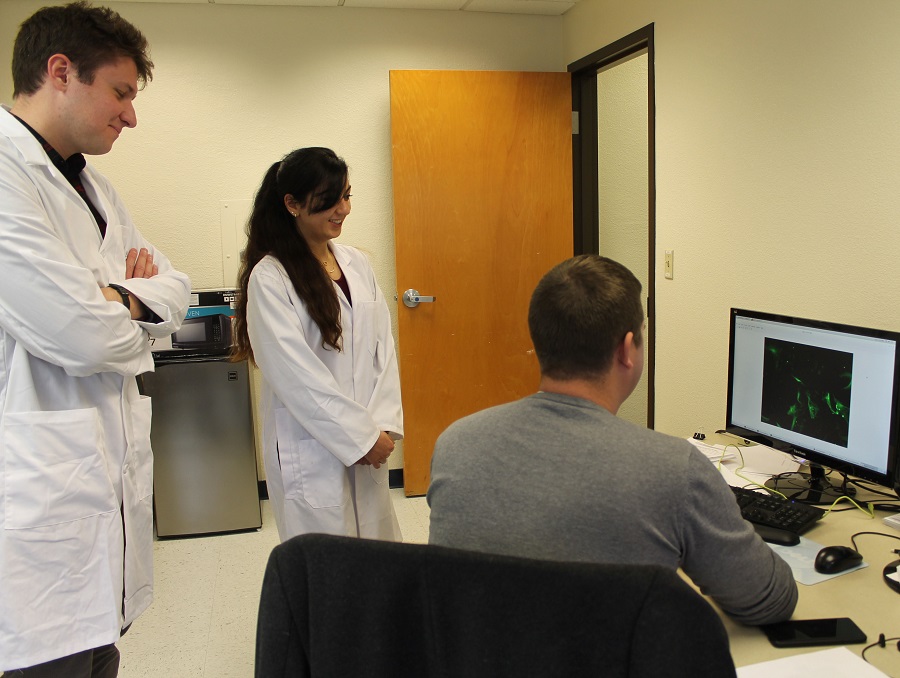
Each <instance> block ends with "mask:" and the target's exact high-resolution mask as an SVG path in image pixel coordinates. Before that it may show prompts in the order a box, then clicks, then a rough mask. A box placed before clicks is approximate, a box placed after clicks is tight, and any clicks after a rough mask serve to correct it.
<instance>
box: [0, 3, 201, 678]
mask: <svg viewBox="0 0 900 678" xmlns="http://www.w3.org/2000/svg"><path fill="white" fill-rule="evenodd" d="M152 67H153V64H152V62H151V61H150V60H149V58H148V55H147V41H146V39H145V38H144V36H143V35H142V34H141V33H140V32H139V31H138V30H137V29H136V28H135V27H134V26H132V25H131V24H130V23H128V22H127V21H125V20H124V19H122V18H121V17H120V16H119V15H118V14H116V13H114V12H111V11H110V10H107V9H104V8H94V7H90V6H88V5H86V4H85V3H74V4H72V5H68V6H65V7H50V8H44V9H42V10H40V11H39V12H37V13H36V14H35V15H33V16H32V17H31V18H29V19H28V20H26V21H25V22H24V23H23V24H22V26H21V28H20V31H19V34H18V36H17V38H16V42H15V45H14V49H13V84H14V95H13V106H12V108H7V107H5V106H4V107H3V109H2V110H0V582H2V583H0V670H3V671H6V673H5V674H4V676H5V678H6V677H9V676H66V677H67V678H80V677H82V676H115V675H116V674H117V673H118V664H119V655H118V650H116V648H115V642H116V640H117V639H118V638H119V636H120V633H121V630H122V629H123V628H126V627H127V626H128V625H129V624H130V623H131V622H132V621H133V620H134V619H135V618H136V617H137V616H138V615H139V614H140V613H141V612H142V611H143V610H145V609H146V608H147V606H148V605H149V604H150V602H151V600H152V530H153V526H152V463H153V458H152V453H151V451H150V402H149V399H148V398H144V397H142V396H140V395H139V393H138V389H137V385H136V382H135V377H136V375H139V374H141V373H143V372H147V371H150V370H152V369H153V361H152V356H151V353H150V348H149V342H148V336H149V337H161V336H166V335H168V334H171V333H172V332H173V331H175V330H177V329H178V327H179V326H180V325H181V321H182V320H183V318H184V316H185V313H186V311H187V306H188V299H189V294H190V281H189V280H188V278H187V276H185V275H184V274H182V273H179V272H177V271H175V270H173V269H172V266H171V265H170V264H169V261H168V260H167V259H166V258H165V256H163V255H162V253H160V252H159V251H158V250H156V249H155V248H154V247H153V246H152V245H151V244H150V243H149V242H147V241H146V240H145V239H144V238H143V237H142V236H141V234H140V233H139V232H138V230H137V228H136V227H135V225H134V223H133V222H132V220H131V217H130V216H129V214H128V211H127V210H126V209H125V206H124V205H123V204H122V201H121V199H120V198H119V196H118V194H117V193H116V191H115V190H114V189H113V188H112V186H111V185H110V183H109V182H108V181H107V180H106V179H105V178H104V177H103V176H101V175H100V174H99V173H98V172H97V171H96V170H94V169H93V168H92V167H90V166H86V165H85V161H84V158H83V156H82V154H94V155H96V154H103V153H106V152H108V151H109V150H110V148H111V147H112V145H113V142H115V140H116V139H117V138H118V136H119V134H120V133H121V131H122V129H123V128H125V127H134V126H135V124H136V122H137V121H136V117H135V112H134V107H133V103H132V101H133V99H134V97H135V95H136V94H137V92H138V88H139V85H141V84H144V83H145V82H146V81H147V80H149V79H150V77H151V69H152Z"/></svg>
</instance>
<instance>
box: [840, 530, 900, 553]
mask: <svg viewBox="0 0 900 678" xmlns="http://www.w3.org/2000/svg"><path fill="white" fill-rule="evenodd" d="M864 534H877V535H878V536H879V537H887V538H888V539H897V540H898V541H900V537H898V536H897V535H895V534H885V533H884V532H857V533H856V534H854V535H853V536H851V537H850V543H851V544H853V549H854V550H855V551H859V549H858V548H857V547H856V538H857V537H859V536H862V535H864Z"/></svg>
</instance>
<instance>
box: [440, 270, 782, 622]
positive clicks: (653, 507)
mask: <svg viewBox="0 0 900 678" xmlns="http://www.w3.org/2000/svg"><path fill="white" fill-rule="evenodd" d="M528 324H529V328H530V331H531V338H532V341H533V342H534V348H535V352H536V353H537V358H538V362H539V363H540V368H541V383H540V391H539V392H538V393H536V394H534V395H531V396H528V397H526V398H523V399H521V400H518V401H516V402H513V403H508V404H505V405H500V406H498V407H493V408H490V409H487V410H484V411H482V412H478V413H476V414H473V415H471V416H468V417H465V418H464V419H461V420H460V421H457V422H456V423H454V424H453V425H451V426H450V427H449V428H448V429H447V430H446V431H444V433H443V434H441V436H440V438H438V441H437V443H436V445H435V449H434V457H433V459H432V464H431V486H430V487H429V489H428V503H429V505H430V506H431V528H430V537H429V541H430V543H432V544H440V545H443V546H452V547H456V548H463V549H469V550H474V551H484V552H490V553H501V554H506V555H514V556H522V557H528V558H538V559H546V560H563V561H588V562H603V563H650V564H657V565H663V566H667V567H672V568H678V567H681V568H682V569H683V570H684V572H685V573H686V574H687V575H688V576H689V577H690V578H691V579H692V580H693V581H694V583H695V584H696V585H697V586H698V587H699V588H700V590H701V591H703V592H704V593H705V594H707V595H709V596H710V597H712V598H713V599H714V600H715V601H716V602H717V603H718V604H719V606H720V607H721V608H722V609H723V610H724V611H725V612H726V613H727V614H729V615H730V616H732V617H733V618H734V619H736V620H737V621H739V622H742V623H744V624H766V623H770V622H776V621H781V620H784V619H788V618H789V617H790V616H791V613H792V612H793V610H794V607H795V606H796V604H797V585H796V584H795V583H794V579H793V577H792V575H791V570H790V568H789V567H788V566H787V564H786V563H785V562H784V561H783V560H782V559H781V558H780V557H779V556H778V555H776V554H775V553H774V552H773V551H772V549H770V548H769V547H768V546H767V545H766V544H765V543H764V542H763V541H762V540H761V539H760V538H759V537H758V536H757V534H756V532H755V531H754V530H753V528H752V527H751V526H750V524H749V523H747V522H746V521H744V519H743V518H742V517H741V515H740V512H739V510H738V507H737V503H736V502H735V500H734V497H733V495H732V493H731V490H729V488H728V486H727V484H726V483H725V481H724V480H723V478H722V477H721V476H720V475H719V473H718V472H717V471H716V469H715V468H714V467H713V465H712V464H711V463H710V462H709V461H708V460H707V459H706V457H704V456H703V455H702V454H701V453H700V452H699V451H697V450H696V449H695V448H694V447H693V446H692V445H691V444H690V443H688V442H687V441H685V440H682V439H680V438H673V437H670V436H667V435H663V434H661V433H657V432H655V431H651V430H649V429H646V428H642V427H640V426H636V425H634V424H631V423H629V422H626V421H624V420H622V419H619V418H617V417H616V412H617V411H618V409H619V407H620V406H621V405H622V403H623V402H624V401H625V399H626V398H628V396H629V395H630V394H631V392H632V390H633V389H634V387H635V385H636V384H637V382H638V380H639V379H640V376H641V371H642V370H643V366H644V347H643V343H642V339H643V337H642V330H643V325H644V313H643V308H642V306H641V284H640V282H638V280H637V278H635V277H634V275H633V274H632V273H631V272H630V271H629V270H628V269H626V268H625V267H624V266H622V265H621V264H618V263H616V262H614V261H611V260H610V259H606V258H604V257H600V256H597V255H581V256H578V257H574V258H572V259H569V260H567V261H564V262H563V263H561V264H559V265H558V266H556V267H555V268H553V269H552V270H551V271H550V272H549V273H547V274H546V275H545V276H544V278H543V279H542V280H541V281H540V283H539V284H538V286H537V288H536V289H535V291H534V294H533V295H532V298H531V305H530V308H529V312H528Z"/></svg>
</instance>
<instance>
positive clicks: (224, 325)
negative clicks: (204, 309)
mask: <svg viewBox="0 0 900 678" xmlns="http://www.w3.org/2000/svg"><path fill="white" fill-rule="evenodd" d="M230 347H231V318H230V317H229V316H227V315H225V314H222V313H218V314H216V315H204V316H199V317H195V318H187V319H185V321H184V323H183V324H182V325H181V327H180V328H179V330H178V331H177V332H175V333H174V334H173V335H172V348H177V349H203V350H209V351H224V350H226V349H228V348H230Z"/></svg>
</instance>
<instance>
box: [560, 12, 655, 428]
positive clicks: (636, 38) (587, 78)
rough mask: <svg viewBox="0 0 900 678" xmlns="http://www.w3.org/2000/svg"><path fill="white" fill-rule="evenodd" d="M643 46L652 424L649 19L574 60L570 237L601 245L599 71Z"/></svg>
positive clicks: (591, 247)
mask: <svg viewBox="0 0 900 678" xmlns="http://www.w3.org/2000/svg"><path fill="white" fill-rule="evenodd" d="M644 50H646V51H647V134H648V139H647V175H648V187H647V188H648V191H647V195H648V200H649V204H648V215H649V218H648V222H649V223H648V225H647V236H648V238H647V248H648V249H647V251H648V262H649V270H648V271H647V286H648V287H649V289H647V290H645V292H646V294H647V336H646V337H645V341H646V360H645V365H644V367H645V369H646V370H647V428H650V429H652V428H653V425H654V414H655V405H654V403H655V401H656V86H655V82H656V76H655V67H654V60H655V58H654V46H653V24H649V25H647V26H644V27H643V28H640V29H638V30H636V31H635V32H634V33H631V34H629V35H626V36H625V37H624V38H620V39H619V40H616V41H615V42H613V43H610V44H609V45H607V46H606V47H602V48H601V49H599V50H597V51H596V52H593V53H591V54H588V55H587V56H586V57H583V58H581V59H579V60H578V61H574V62H572V63H571V64H569V66H568V71H569V73H571V74H572V112H573V118H575V117H576V116H577V122H576V121H574V120H573V123H574V127H575V130H574V131H575V133H574V134H573V135H572V187H573V196H572V202H573V208H574V209H573V217H574V219H573V227H574V232H573V243H574V246H575V254H587V253H593V254H596V253H598V252H599V251H600V242H599V239H600V238H599V229H600V200H599V192H598V180H599V173H598V167H597V164H598V133H597V124H598V122H597V121H598V112H597V72H598V71H599V70H600V69H602V68H605V67H607V66H610V65H612V64H614V63H616V62H618V61H621V60H623V59H625V58H627V57H629V56H631V55H633V54H636V53H638V52H641V51H644Z"/></svg>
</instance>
